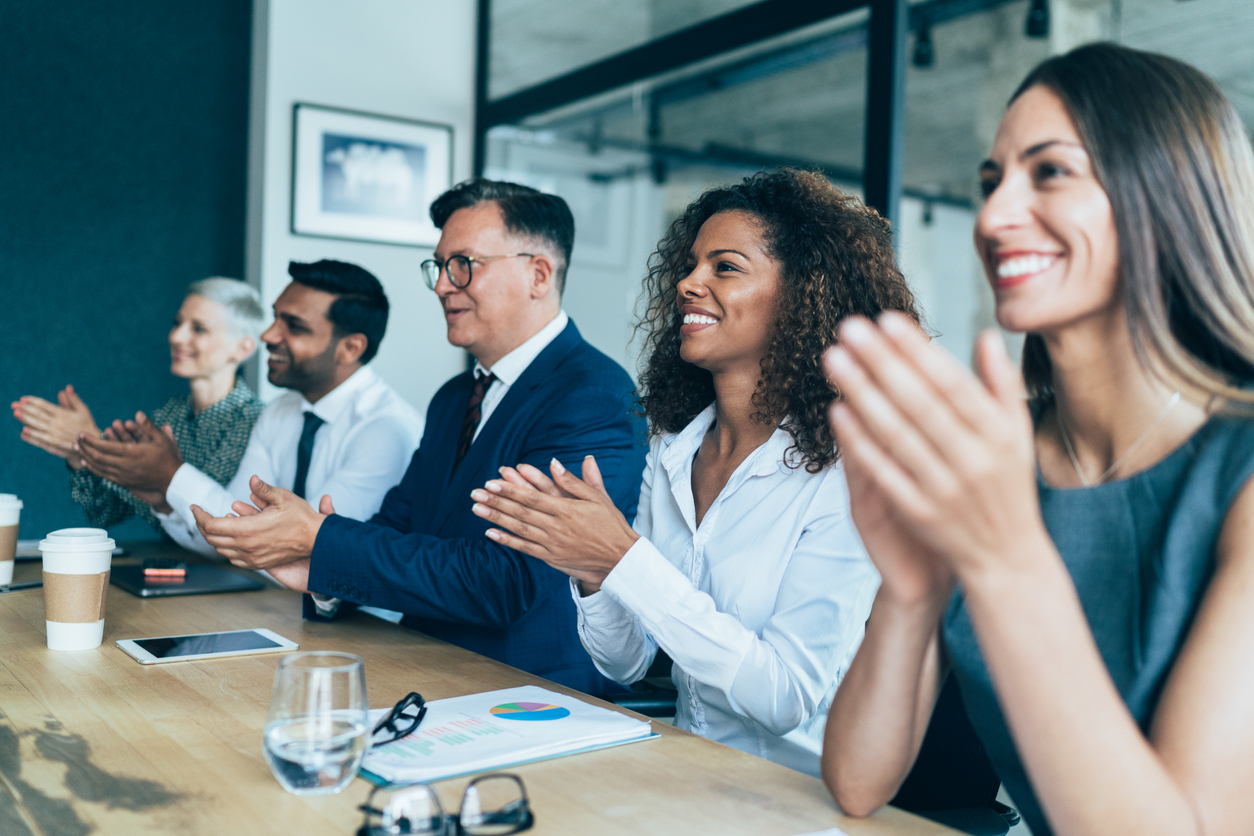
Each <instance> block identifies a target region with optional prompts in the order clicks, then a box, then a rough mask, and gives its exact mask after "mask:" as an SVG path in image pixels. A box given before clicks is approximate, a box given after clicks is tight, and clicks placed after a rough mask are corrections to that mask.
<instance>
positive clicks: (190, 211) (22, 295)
mask: <svg viewBox="0 0 1254 836" xmlns="http://www.w3.org/2000/svg"><path fill="white" fill-rule="evenodd" d="M250 6H251V4H250V2H249V0H210V2H205V0H69V2H60V3H46V2H31V0H0V399H2V401H3V405H4V406H5V407H6V410H5V411H4V412H3V413H0V493H16V494H18V495H19V496H20V497H21V498H22V500H23V501H24V502H25V505H26V507H25V509H24V510H23V512H22V525H21V536H22V537H23V538H31V537H42V536H43V535H44V534H46V533H47V532H48V531H52V530H54V529H56V528H62V527H65V526H71V525H82V524H83V515H82V512H81V511H80V510H79V509H78V506H76V505H75V504H74V503H73V502H72V501H71V500H70V498H69V489H68V480H67V477H66V473H67V471H66V468H65V465H64V463H63V462H62V461H61V460H60V459H56V458H54V457H52V456H50V455H49V454H47V453H45V452H43V451H42V450H39V449H37V448H34V447H31V446H29V445H27V444H25V443H23V442H22V441H20V440H19V438H18V433H19V431H20V429H21V427H20V425H19V424H18V422H17V421H16V420H14V418H13V417H12V414H11V413H10V412H9V411H8V410H7V406H8V404H9V402H10V401H12V400H14V399H16V398H17V396H19V395H24V394H34V395H39V396H41V397H45V398H49V399H51V398H53V397H54V396H55V393H56V391H57V390H58V389H59V388H61V387H62V386H64V385H65V384H66V383H73V384H74V386H75V388H76V389H78V391H79V392H80V394H82V396H83V398H84V400H85V401H86V402H87V404H88V406H90V407H91V409H92V412H93V414H94V416H95V418H96V421H97V423H98V424H100V425H101V426H103V425H104V424H105V422H106V421H108V420H110V419H112V418H115V417H123V416H126V415H131V414H133V413H134V412H135V410H136V409H144V410H151V409H153V408H155V407H157V406H160V405H161V404H162V403H164V402H165V401H166V399H168V398H170V397H171V396H173V395H176V394H183V393H185V392H186V391H187V386H186V383H184V382H183V381H182V380H179V379H177V378H174V377H172V376H171V375H170V373H169V349H168V347H167V344H166V333H167V331H168V329H169V325H170V321H171V319H172V317H173V315H174V312H175V311H176V310H177V308H178V305H179V302H180V300H181V299H182V294H183V289H184V288H185V287H186V286H187V284H188V283H190V282H192V281H194V280H196V279H200V278H203V277H205V276H209V275H215V274H216V275H227V276H237V277H238V276H240V275H241V274H242V273H243V268H244V206H245V185H246V172H245V161H246V154H247V142H248V128H247V118H248V70H249V31H250V27H251V16H252V12H251V8H250ZM111 533H113V534H115V535H117V536H121V537H131V538H135V537H154V536H156V535H155V533H154V532H153V531H152V529H150V528H149V527H148V526H147V525H144V524H142V523H140V522H138V521H135V520H132V521H130V522H128V523H126V524H125V525H122V526H119V527H117V528H116V529H114V530H113V531H112V532H111Z"/></svg>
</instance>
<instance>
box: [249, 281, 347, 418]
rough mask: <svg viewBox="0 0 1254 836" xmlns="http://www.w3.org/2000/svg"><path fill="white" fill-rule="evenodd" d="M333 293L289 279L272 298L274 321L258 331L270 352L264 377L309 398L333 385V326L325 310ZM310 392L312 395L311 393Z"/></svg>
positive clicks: (328, 308) (335, 341)
mask: <svg viewBox="0 0 1254 836" xmlns="http://www.w3.org/2000/svg"><path fill="white" fill-rule="evenodd" d="M334 301H335V295H334V294H332V293H327V292H326V291H324V290H315V289H314V288H312V287H307V286H306V285H303V284H300V283H299V282H292V283H291V284H289V285H288V286H287V287H286V288H284V290H283V292H282V293H281V294H279V298H278V299H276V300H274V323H273V324H272V325H271V326H270V327H269V328H267V329H266V330H265V332H264V333H262V335H261V341H262V342H263V343H265V344H266V348H267V349H268V350H269V352H270V356H269V358H268V359H267V360H266V367H267V369H268V373H267V375H266V377H267V379H268V380H269V381H270V382H271V383H273V384H274V385H275V386H282V387H283V388H284V389H295V390H296V391H297V392H300V393H301V394H303V395H304V396H305V397H306V398H307V399H308V400H310V401H313V400H316V398H317V397H320V394H319V393H321V392H323V390H327V391H329V390H330V389H331V388H334V384H333V382H334V379H335V376H336V357H335V349H336V346H337V345H338V343H339V340H337V339H335V326H333V325H332V324H331V320H329V319H327V312H328V311H330V309H331V303H332V302H334ZM311 395H313V396H314V397H311Z"/></svg>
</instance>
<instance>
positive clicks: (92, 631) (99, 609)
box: [39, 528, 115, 650]
mask: <svg viewBox="0 0 1254 836" xmlns="http://www.w3.org/2000/svg"><path fill="white" fill-rule="evenodd" d="M114 545H115V544H114V542H113V540H111V539H110V538H109V534H108V532H107V531H105V530H104V529H103V528H63V529H61V530H60V531H54V532H52V533H51V534H49V535H48V536H47V537H46V538H44V539H43V540H42V541H40V543H39V551H40V552H42V553H43V558H44V618H45V619H46V624H47V627H48V649H49V650H91V649H92V648H94V647H100V643H101V641H102V640H103V639H104V615H105V593H106V592H107V591H108V589H109V564H110V562H111V561H112V559H113V547H114Z"/></svg>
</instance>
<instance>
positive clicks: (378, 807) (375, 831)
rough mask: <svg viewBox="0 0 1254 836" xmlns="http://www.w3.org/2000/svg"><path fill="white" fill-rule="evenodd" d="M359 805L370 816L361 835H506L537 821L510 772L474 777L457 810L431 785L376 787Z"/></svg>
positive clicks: (516, 780)
mask: <svg viewBox="0 0 1254 836" xmlns="http://www.w3.org/2000/svg"><path fill="white" fill-rule="evenodd" d="M359 809H361V810H362V812H364V813H365V814H366V820H365V822H364V823H363V824H362V826H361V828H360V829H359V830H358V831H357V836H506V834H509V833H518V832H520V831H523V830H527V829H528V828H530V827H531V826H532V825H533V824H534V823H535V818H534V817H533V816H532V814H531V805H530V804H529V803H528V801H527V790H526V788H525V787H524V786H523V782H522V779H521V778H519V777H518V776H517V775H508V774H505V773H495V774H492V775H481V776H479V777H478V778H476V779H474V780H473V781H471V782H470V784H469V786H467V787H466V791H465V792H464V793H462V804H461V809H460V810H459V811H458V813H457V814H456V815H451V814H447V813H445V812H444V807H443V806H442V805H441V804H440V797H439V796H438V795H436V793H435V790H433V789H432V788H431V786H430V785H429V784H410V785H408V786H391V787H377V788H375V789H374V790H372V791H371V793H370V797H369V798H367V799H366V803H365V804H363V805H361V807H360V808H359Z"/></svg>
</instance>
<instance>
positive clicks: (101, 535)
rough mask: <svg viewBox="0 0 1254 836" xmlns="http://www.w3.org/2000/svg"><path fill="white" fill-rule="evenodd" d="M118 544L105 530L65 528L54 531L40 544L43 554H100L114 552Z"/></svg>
mask: <svg viewBox="0 0 1254 836" xmlns="http://www.w3.org/2000/svg"><path fill="white" fill-rule="evenodd" d="M116 545H117V544H116V543H114V542H113V540H112V539H110V537H109V532H107V531H105V530H104V529H103V528H63V529H61V530H60V531H54V532H52V533H51V534H49V535H48V536H47V537H45V538H44V539H43V540H41V541H40V542H39V550H40V551H41V552H61V553H74V552H99V551H101V550H104V549H108V550H109V551H113V548H114V546H116Z"/></svg>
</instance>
